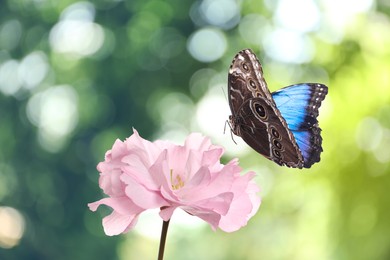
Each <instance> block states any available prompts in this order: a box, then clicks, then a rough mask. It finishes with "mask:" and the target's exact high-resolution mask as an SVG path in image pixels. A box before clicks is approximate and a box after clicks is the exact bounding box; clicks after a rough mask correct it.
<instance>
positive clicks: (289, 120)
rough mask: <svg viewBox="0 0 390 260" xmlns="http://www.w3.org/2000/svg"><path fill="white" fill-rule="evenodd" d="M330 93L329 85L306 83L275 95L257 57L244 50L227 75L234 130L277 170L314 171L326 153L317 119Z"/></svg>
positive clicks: (238, 55) (286, 88) (231, 120)
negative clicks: (323, 149)
mask: <svg viewBox="0 0 390 260" xmlns="http://www.w3.org/2000/svg"><path fill="white" fill-rule="evenodd" d="M327 92H328V88H327V87H326V86H325V85H322V84H318V83H303V84H296V85H292V86H288V87H285V88H282V89H280V90H278V91H275V92H273V93H271V92H270V91H269V89H268V87H267V83H266V81H265V79H264V77H263V70H262V67H261V64H260V62H259V60H258V59H257V57H256V55H255V54H254V53H253V52H252V51H251V50H249V49H246V50H242V51H240V52H239V53H238V54H237V55H236V57H235V58H234V59H233V62H232V65H231V66H230V69H229V76H228V95H229V104H230V109H231V112H232V115H231V116H230V117H229V121H230V125H231V127H232V131H233V133H234V134H235V135H237V136H240V137H242V139H243V140H244V141H245V142H246V143H247V144H248V145H249V146H251V147H252V148H253V149H254V150H255V151H257V152H258V153H260V154H262V155H263V156H265V157H266V158H268V159H270V160H272V161H274V162H276V163H277V164H279V165H286V166H288V167H294V168H303V167H304V168H310V167H311V165H312V164H314V163H315V162H318V161H319V160H320V153H321V152H322V147H321V144H322V138H321V135H320V133H321V129H320V128H319V126H318V121H317V116H318V108H319V107H320V105H321V102H322V101H323V100H324V98H325V95H326V94H327Z"/></svg>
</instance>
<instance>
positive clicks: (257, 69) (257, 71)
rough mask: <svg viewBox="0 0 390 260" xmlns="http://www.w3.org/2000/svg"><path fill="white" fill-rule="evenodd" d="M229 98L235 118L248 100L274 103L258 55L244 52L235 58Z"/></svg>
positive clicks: (230, 77) (247, 50) (229, 80)
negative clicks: (263, 100) (260, 99)
mask: <svg viewBox="0 0 390 260" xmlns="http://www.w3.org/2000/svg"><path fill="white" fill-rule="evenodd" d="M228 96H229V104H230V109H231V111H232V114H233V116H234V115H236V114H237V112H238V110H239V108H240V106H241V105H242V104H243V103H244V102H245V101H246V100H248V99H250V98H254V97H263V98H265V99H267V100H269V101H270V102H271V103H274V102H273V100H272V96H271V93H270V91H269V90H268V87H267V83H266V82H265V79H264V77H263V69H262V67H261V64H260V62H259V60H258V59H257V57H256V55H255V54H254V53H253V52H252V51H251V50H250V49H246V50H242V51H240V52H239V53H237V55H236V56H235V57H234V59H233V62H232V64H231V65H230V69H229V76H228Z"/></svg>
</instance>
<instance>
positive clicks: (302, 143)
mask: <svg viewBox="0 0 390 260" xmlns="http://www.w3.org/2000/svg"><path fill="white" fill-rule="evenodd" d="M327 93H328V87H327V86H325V85H323V84H318V83H303V84H297V85H292V86H288V87H285V88H282V89H280V90H278V91H275V92H273V93H272V97H273V99H274V101H275V103H276V106H277V108H278V109H279V111H280V113H281V114H282V116H283V118H284V119H285V120H286V123H287V125H288V127H289V129H290V131H291V132H292V134H293V135H294V138H295V141H296V142H297V145H298V147H299V149H300V150H301V153H302V156H303V158H304V167H306V168H310V166H311V165H312V164H314V163H316V162H319V161H320V154H321V152H322V147H321V144H322V137H321V129H320V128H319V126H318V120H317V117H318V108H319V107H320V106H321V102H322V101H323V100H324V98H325V96H326V94H327Z"/></svg>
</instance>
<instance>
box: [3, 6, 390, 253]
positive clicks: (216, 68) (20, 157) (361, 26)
mask: <svg viewBox="0 0 390 260" xmlns="http://www.w3.org/2000/svg"><path fill="white" fill-rule="evenodd" d="M288 2H292V1H286V0H279V1H273V2H272V1H264V2H259V1H253V0H245V1H237V2H236V1H234V0H215V1H209V0H203V1H183V0H169V1H162V0H152V1H144V0H133V1H109V0H98V1H91V2H87V1H85V2H78V1H73V0H63V1H45V0H43V1H36V0H8V1H2V2H1V8H0V120H1V127H0V143H1V147H2V148H1V150H0V247H1V249H0V259H155V258H156V255H157V249H158V240H156V239H153V238H150V237H146V236H143V235H142V233H139V232H130V233H129V234H127V235H122V236H117V237H107V236H105V235H104V233H103V230H102V227H101V218H102V217H103V216H105V215H107V214H108V213H109V209H99V211H98V213H92V212H90V211H89V210H88V209H87V203H89V202H92V201H95V200H97V199H99V198H100V197H101V191H100V189H99V188H98V173H97V171H96V165H97V163H98V162H99V161H101V160H103V158H104V153H105V151H106V150H108V149H110V147H111V145H112V144H113V142H114V141H115V139H116V138H120V139H122V140H123V139H125V138H126V137H128V136H130V135H131V133H132V130H131V127H135V128H136V129H137V130H138V131H139V132H140V133H141V135H142V136H143V137H144V138H150V139H156V138H162V137H164V138H172V139H175V140H180V141H181V142H182V141H183V138H182V136H184V135H186V134H188V133H189V132H192V131H201V132H203V133H204V134H208V135H210V136H211V137H212V139H213V140H214V142H215V143H217V144H224V145H226V146H227V148H228V150H227V156H226V160H230V159H231V158H232V157H237V156H239V155H240V156H239V157H240V160H241V163H242V166H243V167H244V169H245V170H255V171H256V172H257V175H258V183H259V185H260V186H261V187H262V192H261V195H262V197H263V204H262V206H261V208H260V211H259V212H258V213H257V215H256V216H255V217H254V218H253V219H252V220H251V221H250V222H249V224H248V226H247V227H245V228H243V229H242V230H240V231H238V232H235V233H233V234H226V233H223V232H220V231H217V232H216V233H214V232H212V231H211V230H210V229H209V228H208V227H206V226H201V227H200V228H199V227H197V228H191V227H185V226H176V230H175V221H174V220H175V215H174V217H173V220H172V221H171V227H170V228H171V229H172V231H170V233H169V234H168V242H167V248H166V258H167V259H300V260H302V259H389V258H390V235H389V234H390V222H389V219H390V207H389V205H390V196H389V195H388V187H389V186H390V169H389V161H390V149H389V144H390V105H389V104H390V102H389V101H390V87H389V86H390V73H389V71H390V48H389V47H388V46H390V30H389V28H390V17H389V16H390V5H389V4H388V3H387V1H384V0H378V1H370V0H365V1H364V0H359V1H330V0H329V1H328V0H318V1H312V0H300V1H294V4H293V6H291V5H288ZM292 7H294V8H292ZM300 21H301V23H300ZM302 21H303V22H302ZM294 26H295V27H294ZM249 47H250V48H253V49H254V51H255V52H256V53H258V54H259V58H260V59H261V60H262V62H263V66H264V71H265V77H266V79H267V81H268V83H269V86H270V89H271V90H276V89H277V88H279V87H282V86H285V85H289V84H293V83H298V82H310V81H311V82H320V83H325V84H327V85H328V86H329V95H328V97H327V98H326V99H325V101H324V103H323V107H322V108H321V113H320V125H321V128H322V129H323V139H324V143H323V148H324V152H323V154H322V158H321V162H320V163H319V164H316V165H314V166H313V167H312V169H310V170H303V171H299V170H294V169H287V168H281V167H278V166H277V165H274V164H273V163H272V162H269V161H266V159H264V158H262V157H260V156H259V155H258V154H256V153H254V152H252V151H250V150H248V149H247V150H245V149H244V150H243V151H239V149H238V148H237V150H236V148H235V146H234V144H233V145H231V144H229V143H232V141H231V140H230V135H229V134H225V135H223V134H222V128H223V124H224V121H225V120H226V119H227V118H226V117H224V118H222V117H218V119H217V120H213V119H211V120H209V121H212V122H211V123H210V122H208V121H207V119H208V118H212V115H213V113H216V112H218V111H223V112H222V113H226V114H228V113H229V112H228V110H229V108H228V104H227V101H226V99H225V97H224V92H225V93H226V90H222V89H221V86H222V88H223V89H226V79H227V71H228V67H229V65H230V62H231V60H232V58H233V57H234V54H235V53H236V52H237V51H238V50H240V49H244V48H249ZM215 93H217V94H215ZM216 95H217V96H218V98H217V99H215V96H216ZM220 100H224V102H222V106H223V107H220V106H219V104H221V103H220V102H218V101H220ZM202 111H203V112H202ZM202 120H206V121H205V122H206V123H202V122H203V121H202ZM213 121H214V122H213ZM212 123H214V124H212ZM216 128H218V129H217V130H215V129H216ZM215 133H217V134H215ZM221 136H222V137H221ZM236 152H237V154H236ZM241 155H242V156H241ZM140 225H141V224H140Z"/></svg>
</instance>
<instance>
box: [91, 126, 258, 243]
mask: <svg viewBox="0 0 390 260" xmlns="http://www.w3.org/2000/svg"><path fill="white" fill-rule="evenodd" d="M222 154H223V148H222V147H219V146H216V145H212V144H211V142H210V139H209V138H207V137H204V136H202V135H200V134H190V135H189V136H188V137H187V139H186V141H185V144H184V146H180V145H175V144H172V143H170V142H167V141H155V142H149V141H147V140H145V139H143V138H141V137H140V136H139V135H138V132H137V131H136V130H135V129H134V134H133V135H132V136H130V137H129V138H128V139H126V140H125V141H124V142H122V141H120V140H116V142H115V143H114V146H113V147H112V149H111V150H109V151H108V152H107V153H106V157H105V161H104V162H101V163H99V164H98V166H97V169H98V170H99V171H100V179H99V186H100V187H101V188H102V189H103V191H104V193H105V194H107V195H108V197H107V198H103V199H101V200H99V201H96V202H93V203H90V204H88V206H89V208H90V210H92V211H96V209H97V208H98V207H99V206H100V205H102V204H105V205H107V206H109V207H111V208H112V209H113V212H112V213H111V214H110V215H109V216H107V217H105V218H104V219H103V227H104V231H105V233H106V234H107V235H110V236H111V235H118V234H120V233H125V232H127V231H129V230H131V229H132V228H133V227H134V226H135V224H136V223H137V219H138V216H139V215H140V214H141V213H142V212H143V211H145V210H147V209H155V208H160V216H161V218H162V219H163V220H165V221H168V220H169V219H170V218H171V216H172V214H173V212H174V210H175V209H176V208H181V209H182V210H184V211H186V212H187V213H189V214H191V215H194V216H197V217H199V218H201V219H203V220H204V221H206V222H207V223H209V224H210V225H211V227H212V229H213V230H216V229H217V228H220V229H222V230H224V231H226V232H233V231H236V230H238V229H239V228H241V227H242V226H245V225H246V224H247V222H248V220H249V219H250V218H251V217H252V216H253V215H254V214H255V213H256V211H257V210H258V208H259V206H260V197H258V196H257V195H256V193H257V192H258V191H259V188H258V187H257V185H256V184H255V182H254V180H252V179H253V177H254V175H255V173H254V172H249V173H247V174H246V175H243V176H241V175H240V171H241V168H240V167H239V166H238V160H237V159H234V160H232V161H230V162H229V163H228V164H226V165H223V164H221V163H220V158H221V156H222Z"/></svg>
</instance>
